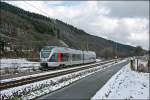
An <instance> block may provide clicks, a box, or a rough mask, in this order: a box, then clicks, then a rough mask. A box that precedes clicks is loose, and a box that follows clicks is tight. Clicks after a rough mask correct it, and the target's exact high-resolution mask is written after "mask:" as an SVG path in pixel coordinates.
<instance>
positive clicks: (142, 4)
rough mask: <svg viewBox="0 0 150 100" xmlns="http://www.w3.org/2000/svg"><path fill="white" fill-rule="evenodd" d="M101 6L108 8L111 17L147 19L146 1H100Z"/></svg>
mask: <svg viewBox="0 0 150 100" xmlns="http://www.w3.org/2000/svg"><path fill="white" fill-rule="evenodd" d="M101 5H103V6H105V7H108V8H110V10H111V12H110V14H109V15H110V16H113V17H147V18H148V17H149V2H148V1H101V2H100V3H99V6H101Z"/></svg>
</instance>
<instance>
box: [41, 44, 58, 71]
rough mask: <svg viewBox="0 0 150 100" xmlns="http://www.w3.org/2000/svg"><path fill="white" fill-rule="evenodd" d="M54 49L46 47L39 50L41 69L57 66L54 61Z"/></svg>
mask: <svg viewBox="0 0 150 100" xmlns="http://www.w3.org/2000/svg"><path fill="white" fill-rule="evenodd" d="M55 58H56V57H55V53H54V47H52V46H47V47H44V48H42V49H41V52H40V60H41V62H40V65H41V67H42V68H53V67H56V66H59V64H58V62H57V61H55Z"/></svg>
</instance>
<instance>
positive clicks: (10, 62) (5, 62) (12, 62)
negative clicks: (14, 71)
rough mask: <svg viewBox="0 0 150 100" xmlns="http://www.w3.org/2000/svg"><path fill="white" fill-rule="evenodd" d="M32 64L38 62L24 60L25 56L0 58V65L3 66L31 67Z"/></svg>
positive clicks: (36, 64)
mask: <svg viewBox="0 0 150 100" xmlns="http://www.w3.org/2000/svg"><path fill="white" fill-rule="evenodd" d="M32 66H40V63H39V62H31V61H28V60H26V59H25V58H21V59H10V58H9V59H5V58H2V59H0V67H1V69H3V68H6V67H7V68H16V67H32Z"/></svg>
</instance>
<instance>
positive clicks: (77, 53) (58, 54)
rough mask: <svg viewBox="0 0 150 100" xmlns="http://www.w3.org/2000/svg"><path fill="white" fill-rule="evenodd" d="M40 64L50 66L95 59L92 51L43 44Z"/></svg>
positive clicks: (76, 63)
mask: <svg viewBox="0 0 150 100" xmlns="http://www.w3.org/2000/svg"><path fill="white" fill-rule="evenodd" d="M40 60H41V66H43V67H47V68H52V67H55V68H56V67H61V66H68V65H79V64H86V63H92V62H95V61H96V54H95V52H93V51H81V50H75V49H71V48H66V47H57V46H45V47H44V48H42V49H41V52H40Z"/></svg>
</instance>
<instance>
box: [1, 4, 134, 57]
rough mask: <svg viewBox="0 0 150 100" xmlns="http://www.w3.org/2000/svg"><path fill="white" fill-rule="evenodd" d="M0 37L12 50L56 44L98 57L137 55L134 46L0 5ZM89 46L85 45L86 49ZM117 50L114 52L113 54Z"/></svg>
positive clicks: (10, 6) (9, 6) (6, 5)
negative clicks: (84, 51) (90, 52)
mask: <svg viewBox="0 0 150 100" xmlns="http://www.w3.org/2000/svg"><path fill="white" fill-rule="evenodd" d="M0 14H1V17H0V20H1V24H0V37H1V42H4V43H5V42H6V43H7V45H10V46H11V47H12V48H17V50H18V49H19V48H21V49H27V48H30V50H31V49H34V50H36V51H39V50H40V49H41V48H42V46H45V45H56V46H68V47H70V48H75V49H82V50H87V49H88V50H92V51H95V52H96V54H97V55H98V56H99V57H105V58H108V57H114V56H115V54H117V55H118V56H120V57H125V56H132V55H135V54H136V47H133V46H129V45H124V44H120V43H115V42H113V41H111V40H107V39H104V38H101V37H97V36H93V35H90V34H88V33H86V32H85V31H84V30H81V29H78V28H76V27H74V26H72V25H69V24H67V23H64V22H62V21H60V20H57V19H52V18H49V17H46V16H43V15H40V14H36V13H31V12H28V11H25V10H23V9H20V8H17V7H15V6H12V5H10V4H7V3H4V2H1V6H0ZM87 44H88V46H87ZM116 47H117V52H116Z"/></svg>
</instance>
